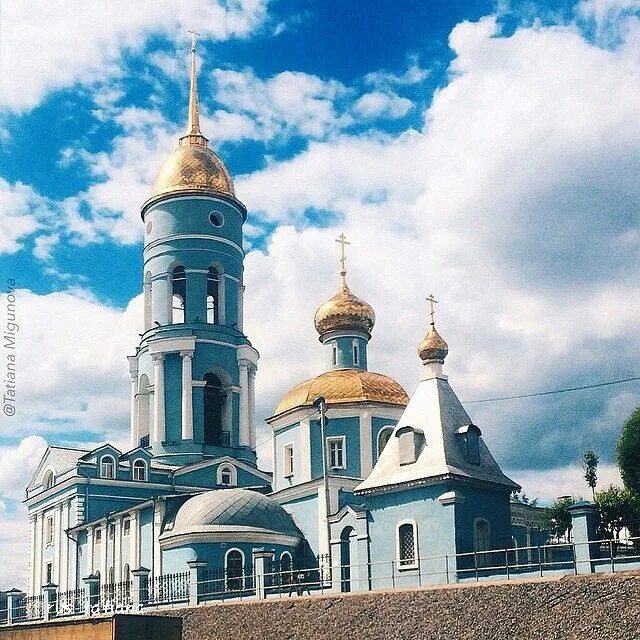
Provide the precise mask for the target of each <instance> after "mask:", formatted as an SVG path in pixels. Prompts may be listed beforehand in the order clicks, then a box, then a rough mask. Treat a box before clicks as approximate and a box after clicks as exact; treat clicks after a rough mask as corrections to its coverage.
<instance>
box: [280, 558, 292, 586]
mask: <svg viewBox="0 0 640 640" xmlns="http://www.w3.org/2000/svg"><path fill="white" fill-rule="evenodd" d="M280 581H281V582H282V584H291V582H292V581H293V562H292V560H291V554H290V553H289V552H288V551H284V552H283V553H282V555H281V556H280Z"/></svg>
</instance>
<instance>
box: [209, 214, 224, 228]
mask: <svg viewBox="0 0 640 640" xmlns="http://www.w3.org/2000/svg"><path fill="white" fill-rule="evenodd" d="M209 222H210V223H211V224H212V225H213V226H214V227H221V226H222V225H223V224H224V216H223V215H222V214H221V213H220V212H219V211H212V212H211V213H210V214H209Z"/></svg>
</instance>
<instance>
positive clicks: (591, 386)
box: [462, 376, 640, 404]
mask: <svg viewBox="0 0 640 640" xmlns="http://www.w3.org/2000/svg"><path fill="white" fill-rule="evenodd" d="M638 380H640V376H636V377H635V378H624V379H623V380H610V381H608V382H598V383H597V384H586V385H584V386H582V387H569V388H567V389H553V390H552V391H540V392H539V393H525V394H521V395H517V396H500V397H498V398H482V399H481V400H464V401H462V404H479V403H481V402H499V401H501V400H520V399H521V398H537V397H538V396H551V395H554V394H556V393H569V392H570V391H582V390H583V389H595V388H597V387H609V386H611V385H614V384H624V383H626V382H636V381H638Z"/></svg>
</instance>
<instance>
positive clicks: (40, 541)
mask: <svg viewBox="0 0 640 640" xmlns="http://www.w3.org/2000/svg"><path fill="white" fill-rule="evenodd" d="M43 545H44V513H42V511H41V512H40V513H38V515H37V522H36V553H35V557H36V570H35V583H34V585H33V595H34V596H37V595H39V594H40V587H42V547H43Z"/></svg>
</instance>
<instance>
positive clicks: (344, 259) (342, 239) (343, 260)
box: [336, 233, 351, 273]
mask: <svg viewBox="0 0 640 640" xmlns="http://www.w3.org/2000/svg"><path fill="white" fill-rule="evenodd" d="M336 242H337V243H338V244H339V245H340V265H341V267H342V272H343V273H346V272H347V267H346V262H347V257H346V256H345V253H344V248H345V246H346V245H348V244H351V243H350V242H348V241H347V236H345V235H344V233H341V234H340V235H339V236H338V237H337V238H336Z"/></svg>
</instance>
